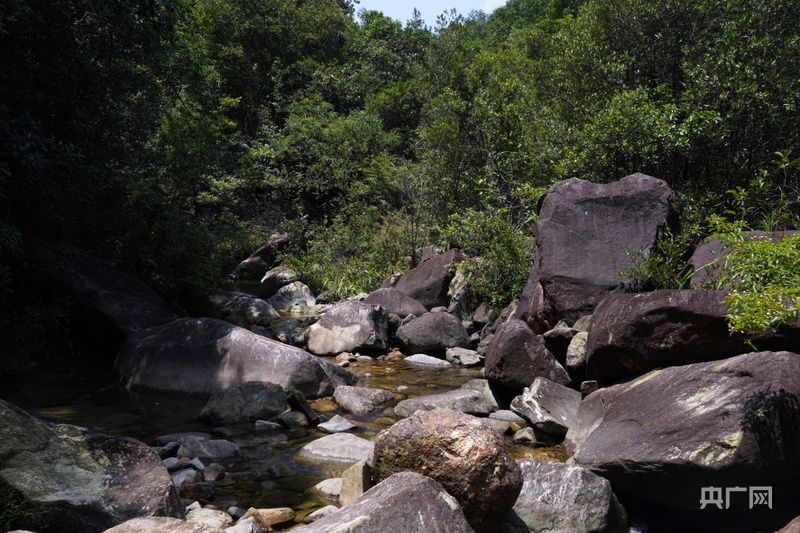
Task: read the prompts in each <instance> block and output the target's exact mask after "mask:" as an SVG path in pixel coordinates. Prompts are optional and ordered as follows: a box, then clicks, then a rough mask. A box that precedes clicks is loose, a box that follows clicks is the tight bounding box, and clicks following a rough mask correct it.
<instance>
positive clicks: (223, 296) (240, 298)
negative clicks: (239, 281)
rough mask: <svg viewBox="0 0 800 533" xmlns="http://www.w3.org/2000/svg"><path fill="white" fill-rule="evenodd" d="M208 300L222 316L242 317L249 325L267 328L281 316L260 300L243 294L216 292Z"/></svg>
mask: <svg viewBox="0 0 800 533" xmlns="http://www.w3.org/2000/svg"><path fill="white" fill-rule="evenodd" d="M208 299H209V300H210V301H211V302H213V303H214V304H215V305H216V306H217V307H218V308H219V310H220V312H221V313H222V315H223V316H224V315H226V314H233V315H239V316H243V317H244V318H246V319H247V322H248V323H250V324H258V325H259V326H269V325H270V324H271V323H272V322H273V321H275V320H278V319H280V317H281V315H280V314H279V313H278V312H277V311H276V310H275V309H273V308H272V306H271V305H269V304H268V303H267V302H265V301H264V300H262V299H261V298H256V297H255V296H251V295H249V294H246V293H243V292H231V291H223V290H216V291H214V292H213V293H211V294H210V295H209V297H208Z"/></svg>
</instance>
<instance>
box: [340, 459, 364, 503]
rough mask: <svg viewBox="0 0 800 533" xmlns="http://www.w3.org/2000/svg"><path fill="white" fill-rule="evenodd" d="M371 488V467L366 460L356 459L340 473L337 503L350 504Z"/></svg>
mask: <svg viewBox="0 0 800 533" xmlns="http://www.w3.org/2000/svg"><path fill="white" fill-rule="evenodd" d="M370 488H372V468H370V466H369V465H368V464H367V462H366V461H358V462H357V463H355V464H354V465H352V466H350V467H349V468H348V469H347V470H345V471H344V472H343V473H342V491H341V493H340V494H339V503H341V504H342V505H343V506H345V505H350V504H351V503H353V502H354V501H356V500H357V499H359V498H360V497H361V495H362V494H364V493H365V492H367V491H368V490H369V489H370Z"/></svg>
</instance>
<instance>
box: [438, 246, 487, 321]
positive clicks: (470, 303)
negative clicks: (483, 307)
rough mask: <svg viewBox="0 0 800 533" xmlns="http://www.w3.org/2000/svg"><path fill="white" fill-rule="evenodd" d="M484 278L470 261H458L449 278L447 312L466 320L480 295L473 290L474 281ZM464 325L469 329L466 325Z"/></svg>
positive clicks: (477, 302)
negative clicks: (453, 273) (451, 277)
mask: <svg viewBox="0 0 800 533" xmlns="http://www.w3.org/2000/svg"><path fill="white" fill-rule="evenodd" d="M484 279H485V275H484V274H483V272H482V271H481V270H480V269H479V268H477V267H476V265H475V264H473V263H472V262H469V261H464V262H461V263H458V264H457V265H456V272H455V275H454V276H453V279H452V280H450V286H449V288H448V289H447V295H448V296H450V303H449V304H448V305H447V312H448V313H450V314H451V315H453V316H455V317H457V318H458V319H459V320H461V321H467V320H468V319H469V318H470V317H471V316H472V314H473V313H474V312H475V309H477V308H478V305H479V304H480V300H479V298H480V296H478V294H477V293H476V292H475V290H474V287H475V285H476V283H479V282H480V281H482V280H484ZM464 327H465V328H466V329H467V330H469V328H467V327H466V326H464Z"/></svg>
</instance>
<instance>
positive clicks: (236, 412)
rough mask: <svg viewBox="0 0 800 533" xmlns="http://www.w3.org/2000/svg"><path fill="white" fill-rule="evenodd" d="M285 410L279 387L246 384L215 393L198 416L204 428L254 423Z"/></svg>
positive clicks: (260, 383)
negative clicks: (209, 425) (217, 425)
mask: <svg viewBox="0 0 800 533" xmlns="http://www.w3.org/2000/svg"><path fill="white" fill-rule="evenodd" d="M285 409H286V392H285V391H284V390H283V387H281V386H280V385H278V384H275V383H269V382H264V381H248V382H247V383H242V384H241V385H234V386H233V387H228V388H226V389H223V390H221V391H217V392H215V393H214V394H213V395H212V396H211V398H210V399H209V400H208V403H206V405H205V407H203V410H202V411H201V412H200V420H202V421H203V422H205V423H207V424H221V423H229V424H230V423H236V422H255V421H256V420H258V419H269V418H272V417H273V416H275V415H277V414H279V413H282V412H283V411H284V410H285Z"/></svg>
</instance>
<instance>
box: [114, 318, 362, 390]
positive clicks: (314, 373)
mask: <svg viewBox="0 0 800 533" xmlns="http://www.w3.org/2000/svg"><path fill="white" fill-rule="evenodd" d="M114 367H115V369H116V371H117V372H118V373H119V375H120V377H121V381H122V384H123V385H124V386H126V387H133V386H142V387H148V388H151V389H156V390H164V391H175V392H185V393H191V394H205V395H211V394H213V393H214V392H216V391H218V390H221V389H224V388H226V387H230V386H233V385H238V384H241V383H245V382H247V381H268V382H270V383H276V384H278V385H281V386H282V387H283V388H284V390H289V389H297V390H299V391H300V392H302V393H303V394H304V395H306V396H307V397H312V398H314V397H319V396H330V395H331V394H333V391H334V390H335V388H336V387H338V386H339V385H352V384H353V383H355V382H356V381H357V379H358V378H357V377H356V376H355V375H354V374H352V373H350V372H348V371H347V370H345V369H343V368H341V367H339V366H337V365H335V364H333V363H329V362H328V361H325V360H323V359H320V358H318V357H315V356H313V355H311V354H310V353H308V352H306V351H304V350H302V349H300V348H295V347H293V346H288V345H285V344H282V343H280V342H277V341H274V340H271V339H267V338H265V337H261V336H260V335H256V334H255V333H252V332H251V331H248V330H246V329H242V328H238V327H236V326H233V325H231V324H228V323H227V322H223V321H221V320H215V319H211V318H205V319H204V318H186V319H180V320H176V321H174V322H171V323H169V324H166V325H164V326H159V327H156V328H151V329H148V330H144V331H140V332H138V333H136V334H134V335H131V336H130V337H129V338H128V339H127V340H126V341H125V343H124V344H123V346H122V348H121V349H120V352H119V355H118V356H117V360H116V362H115V364H114Z"/></svg>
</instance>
